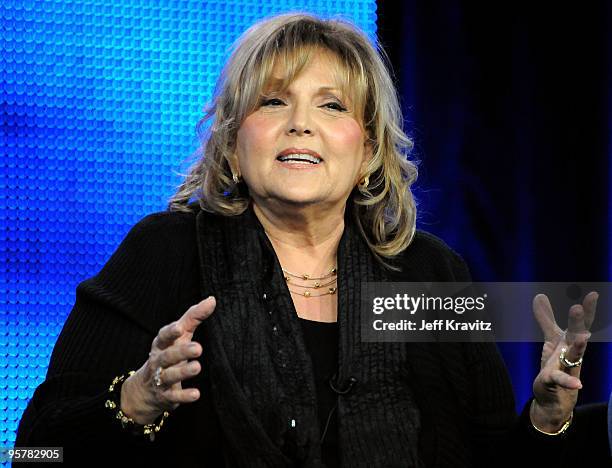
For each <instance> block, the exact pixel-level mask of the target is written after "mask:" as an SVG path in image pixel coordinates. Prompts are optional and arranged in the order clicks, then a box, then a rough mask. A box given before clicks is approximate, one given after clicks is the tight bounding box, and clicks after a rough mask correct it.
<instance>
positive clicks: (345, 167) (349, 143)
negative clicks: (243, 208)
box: [234, 52, 371, 209]
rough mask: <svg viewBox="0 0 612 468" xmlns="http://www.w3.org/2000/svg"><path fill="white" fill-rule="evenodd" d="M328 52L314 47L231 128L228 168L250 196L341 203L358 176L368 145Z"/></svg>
mask: <svg viewBox="0 0 612 468" xmlns="http://www.w3.org/2000/svg"><path fill="white" fill-rule="evenodd" d="M335 60H336V58H335V57H334V56H333V55H332V54H331V53H323V52H322V53H317V54H315V58H314V60H312V61H311V62H310V63H309V64H308V65H307V66H306V67H305V68H304V69H303V70H302V72H301V73H300V74H299V75H298V76H297V77H296V78H295V80H294V81H293V82H292V83H291V84H290V85H289V87H288V88H287V90H285V91H283V92H274V91H273V90H272V92H271V93H269V92H267V94H268V96H267V97H266V98H263V99H262V103H261V105H260V106H259V107H258V108H257V109H256V110H255V111H254V112H253V113H252V114H250V115H249V116H248V117H247V118H246V119H245V121H244V122H243V123H242V125H241V127H240V129H239V130H238V136H237V145H236V154H235V159H234V168H235V169H237V170H238V172H239V173H240V174H241V175H242V177H243V179H244V181H245V182H246V184H247V185H248V187H249V191H250V194H251V196H252V197H253V200H254V202H255V203H256V204H259V205H260V206H261V205H265V204H275V205H276V206H279V205H280V206H289V205H291V206H292V207H297V206H307V205H315V204H319V206H321V207H322V208H326V209H334V208H342V209H343V208H344V205H345V203H346V200H347V199H348V196H349V195H350V193H351V191H352V189H353V188H354V187H355V185H356V184H357V183H358V181H359V179H360V176H361V174H362V173H363V171H364V169H365V166H366V164H367V161H368V158H369V157H370V154H371V153H370V145H366V143H365V141H366V140H365V135H364V132H363V131H362V129H361V126H360V124H359V122H358V120H357V116H356V115H355V114H354V112H353V108H352V103H351V102H350V101H349V100H348V98H347V97H346V96H343V95H342V93H341V91H340V89H339V87H338V84H337V83H336V81H335V80H334V73H333V70H334V66H335V65H336V62H335ZM275 71H276V70H275ZM278 75H279V74H277V73H275V74H274V76H275V77H278V78H280V76H278Z"/></svg>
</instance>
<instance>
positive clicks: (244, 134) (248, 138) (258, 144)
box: [236, 115, 274, 164]
mask: <svg viewBox="0 0 612 468" xmlns="http://www.w3.org/2000/svg"><path fill="white" fill-rule="evenodd" d="M273 132H274V129H273V128H271V126H270V125H269V123H267V122H266V121H265V120H263V119H261V118H258V117H257V116H255V115H251V116H250V117H248V118H247V119H246V120H245V121H244V122H243V123H242V125H241V126H240V129H239V130H238V135H237V142H236V147H237V152H238V157H239V159H240V163H241V164H248V162H249V161H252V160H253V159H256V158H257V157H258V156H262V157H265V155H267V154H268V153H269V152H270V150H271V148H270V146H271V143H273V142H274V138H273V137H272V136H271V134H272V133H273Z"/></svg>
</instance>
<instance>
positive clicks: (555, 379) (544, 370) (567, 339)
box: [530, 292, 599, 433]
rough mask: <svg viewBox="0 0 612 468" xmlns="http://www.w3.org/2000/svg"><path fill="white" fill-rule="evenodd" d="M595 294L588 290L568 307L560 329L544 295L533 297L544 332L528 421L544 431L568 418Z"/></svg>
mask: <svg viewBox="0 0 612 468" xmlns="http://www.w3.org/2000/svg"><path fill="white" fill-rule="evenodd" d="M598 297H599V296H598V294H597V293H596V292H590V293H589V294H587V295H586V297H585V298H584V300H583V302H582V304H581V305H580V304H575V305H573V306H572V307H571V308H570V310H569V318H568V328H567V330H565V331H564V330H561V328H559V326H558V325H557V322H556V321H555V317H554V314H553V310H552V307H551V305H550V301H549V300H548V297H547V296H546V295H544V294H538V295H537V296H535V298H534V299H533V313H534V315H535V318H536V320H537V321H538V323H539V325H540V328H541V329H542V332H543V333H544V346H543V348H542V360H541V365H540V372H539V374H538V375H537V376H536V378H535V380H534V382H533V395H534V397H535V399H534V401H533V403H532V406H531V411H530V417H531V422H532V423H533V424H534V425H535V426H536V427H537V428H538V429H540V430H542V431H545V432H551V433H554V432H557V431H558V430H559V429H561V428H562V427H563V425H564V423H565V422H566V421H567V420H568V419H569V418H570V417H571V415H572V412H573V410H574V407H575V406H576V401H577V399H578V390H580V389H581V388H582V383H581V382H580V365H581V363H582V356H583V355H584V352H585V350H586V346H587V341H588V339H589V337H590V335H591V333H590V331H589V330H590V328H591V325H592V324H593V320H594V318H595V309H596V307H597V298H598Z"/></svg>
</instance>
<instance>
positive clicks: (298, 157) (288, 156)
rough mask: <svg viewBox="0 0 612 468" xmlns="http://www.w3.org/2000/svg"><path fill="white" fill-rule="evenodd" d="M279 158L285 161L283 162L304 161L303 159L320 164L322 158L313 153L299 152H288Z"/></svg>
mask: <svg viewBox="0 0 612 468" xmlns="http://www.w3.org/2000/svg"><path fill="white" fill-rule="evenodd" d="M277 159H278V160H279V161H283V162H303V161H308V162H310V163H313V164H319V163H320V162H321V160H320V159H319V158H317V157H316V156H313V155H311V154H299V153H293V154H286V155H283V156H279V157H278V158H277Z"/></svg>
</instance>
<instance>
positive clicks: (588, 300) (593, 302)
mask: <svg viewBox="0 0 612 468" xmlns="http://www.w3.org/2000/svg"><path fill="white" fill-rule="evenodd" d="M597 299H599V294H597V293H596V292H595V291H591V292H590V293H588V294H587V295H586V296H585V298H584V301H582V307H583V308H584V323H585V327H586V329H587V330H591V325H593V320H595V312H596V309H597Z"/></svg>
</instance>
